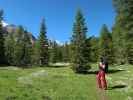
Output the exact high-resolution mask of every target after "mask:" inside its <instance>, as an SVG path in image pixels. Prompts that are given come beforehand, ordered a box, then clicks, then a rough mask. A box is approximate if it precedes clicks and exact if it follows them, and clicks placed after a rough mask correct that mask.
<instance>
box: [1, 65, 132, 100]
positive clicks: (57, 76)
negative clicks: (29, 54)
mask: <svg viewBox="0 0 133 100" xmlns="http://www.w3.org/2000/svg"><path fill="white" fill-rule="evenodd" d="M109 69H110V71H109V73H108V74H107V77H106V78H107V81H108V89H107V90H106V91H102V90H99V89H98V88H97V85H96V71H97V66H96V64H92V69H91V70H90V71H89V72H88V73H86V74H75V73H74V72H73V71H72V70H71V68H70V66H67V67H53V68H49V67H44V68H42V67H40V68H38V67H37V68H28V69H21V68H17V67H13V66H12V67H1V68H0V100H133V84H132V83H133V66H131V65H121V66H117V65H114V66H110V67H109Z"/></svg>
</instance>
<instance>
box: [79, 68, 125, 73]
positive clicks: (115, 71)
mask: <svg viewBox="0 0 133 100" xmlns="http://www.w3.org/2000/svg"><path fill="white" fill-rule="evenodd" d="M121 71H124V70H119V69H110V70H108V72H107V74H113V73H118V72H121ZM97 73H98V71H87V72H83V73H81V74H97Z"/></svg>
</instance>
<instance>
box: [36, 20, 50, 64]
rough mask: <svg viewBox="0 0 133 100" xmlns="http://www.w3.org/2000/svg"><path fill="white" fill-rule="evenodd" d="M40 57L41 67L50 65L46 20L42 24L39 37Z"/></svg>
mask: <svg viewBox="0 0 133 100" xmlns="http://www.w3.org/2000/svg"><path fill="white" fill-rule="evenodd" d="M38 41H39V45H40V46H39V51H40V52H39V55H40V65H41V66H44V65H46V66H47V65H48V63H49V52H48V39H47V36H46V26H45V22H44V19H43V20H42V22H41V28H40V36H39V40H38Z"/></svg>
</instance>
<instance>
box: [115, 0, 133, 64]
mask: <svg viewBox="0 0 133 100" xmlns="http://www.w3.org/2000/svg"><path fill="white" fill-rule="evenodd" d="M113 4H114V7H115V10H116V12H117V17H116V22H115V25H114V30H113V35H114V37H113V40H116V39H118V40H119V41H120V42H119V44H120V46H118V45H119V44H118V43H117V41H114V43H115V49H116V50H117V51H121V52H117V53H118V54H120V53H121V55H122V58H120V57H119V58H120V59H121V60H123V62H124V63H130V64H133V44H132V41H133V1H132V0H113ZM116 36H117V37H116ZM117 59H118V58H117Z"/></svg>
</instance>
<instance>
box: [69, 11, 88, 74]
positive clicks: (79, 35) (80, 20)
mask: <svg viewBox="0 0 133 100" xmlns="http://www.w3.org/2000/svg"><path fill="white" fill-rule="evenodd" d="M75 19H76V21H75V23H74V26H73V34H72V39H71V44H72V50H73V51H72V54H73V55H72V57H73V58H72V63H73V70H74V71H75V72H84V71H87V69H88V68H89V67H88V66H86V64H87V63H88V61H87V59H86V55H85V53H84V51H85V50H86V44H85V41H86V33H87V27H86V25H85V19H84V17H83V15H82V13H81V11H80V10H78V11H77V15H76V18H75Z"/></svg>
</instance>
